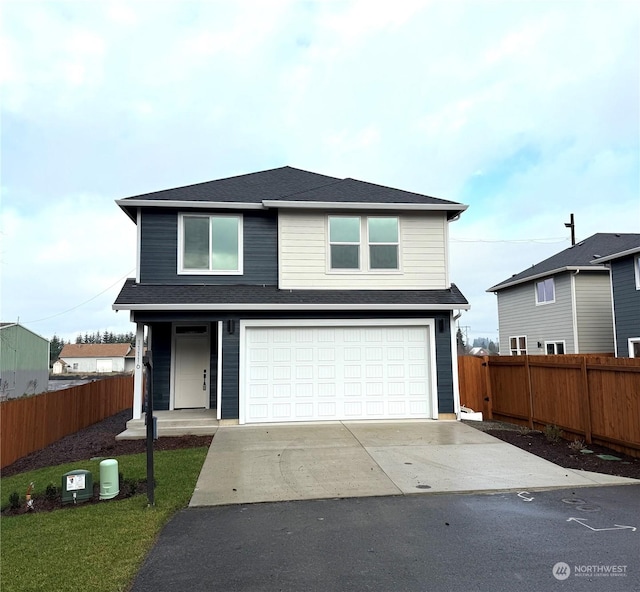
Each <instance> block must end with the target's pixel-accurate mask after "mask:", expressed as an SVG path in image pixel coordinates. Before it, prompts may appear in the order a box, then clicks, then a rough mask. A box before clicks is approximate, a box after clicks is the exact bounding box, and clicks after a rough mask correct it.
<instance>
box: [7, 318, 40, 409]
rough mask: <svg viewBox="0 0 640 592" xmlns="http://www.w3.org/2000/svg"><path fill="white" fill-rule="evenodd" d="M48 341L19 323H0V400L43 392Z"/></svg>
mask: <svg viewBox="0 0 640 592" xmlns="http://www.w3.org/2000/svg"><path fill="white" fill-rule="evenodd" d="M48 387H49V341H48V340H47V339H45V338H44V337H41V336H40V335H38V334H37V333H34V332H33V331H31V330H30V329H27V328H26V327H23V326H22V325H20V324H19V323H0V399H12V398H14V397H22V396H23V395H35V394H37V393H43V392H46V391H47V389H48Z"/></svg>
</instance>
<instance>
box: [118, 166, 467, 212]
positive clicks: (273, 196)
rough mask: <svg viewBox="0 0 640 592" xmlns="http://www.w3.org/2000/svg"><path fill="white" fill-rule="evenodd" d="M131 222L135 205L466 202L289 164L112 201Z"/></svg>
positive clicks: (442, 205) (437, 206) (456, 207)
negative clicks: (299, 167) (325, 173)
mask: <svg viewBox="0 0 640 592" xmlns="http://www.w3.org/2000/svg"><path fill="white" fill-rule="evenodd" d="M116 203H117V204H118V205H119V206H120V207H121V208H122V209H123V210H124V211H125V212H126V213H127V215H128V216H129V217H130V218H131V219H132V220H134V221H135V218H136V215H135V209H136V208H137V207H139V206H147V207H148V206H153V207H174V208H175V207H178V208H188V207H191V208H203V207H207V206H209V207H227V208H244V209H247V208H252V209H253V208H259V209H266V208H271V207H326V205H328V204H331V205H333V206H340V205H342V206H343V207H344V206H345V205H346V206H348V207H352V208H357V207H365V206H366V207H371V206H372V205H374V206H375V205H376V204H377V205H378V206H379V207H382V206H387V207H396V208H398V207H400V206H402V207H404V208H408V209H432V210H444V211H447V212H448V213H449V218H453V217H455V216H457V215H458V214H460V213H461V212H463V211H464V210H465V209H466V207H467V206H465V205H462V204H459V203H457V202H453V201H448V200H444V199H439V198H436V197H430V196H428V195H421V194H419V193H413V192H411V191H402V190H400V189H393V188H391V187H385V186H384V185H376V184H374V183H367V182H364V181H358V180H356V179H349V178H347V179H338V178H336V177H329V176H327V175H321V174H318V173H312V172H310V171H303V170H301V169H296V168H293V167H289V166H284V167H280V168H277V169H270V170H266V171H260V172H256V173H250V174H247V175H238V176H235V177H228V178H225V179H218V180H215V181H207V182H205V183H197V184H195V185H187V186H186V187H176V188H174V189H165V190H163V191H156V192H154V193H146V194H144V195H138V196H134V197H127V198H124V199H121V200H117V201H116Z"/></svg>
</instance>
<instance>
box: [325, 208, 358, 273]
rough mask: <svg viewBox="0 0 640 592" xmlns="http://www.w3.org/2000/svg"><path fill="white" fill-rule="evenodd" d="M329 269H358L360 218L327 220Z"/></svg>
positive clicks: (333, 218)
mask: <svg viewBox="0 0 640 592" xmlns="http://www.w3.org/2000/svg"><path fill="white" fill-rule="evenodd" d="M329 250H330V253H329V257H330V266H331V269H360V217H359V216H335V217H334V216H332V217H330V218H329Z"/></svg>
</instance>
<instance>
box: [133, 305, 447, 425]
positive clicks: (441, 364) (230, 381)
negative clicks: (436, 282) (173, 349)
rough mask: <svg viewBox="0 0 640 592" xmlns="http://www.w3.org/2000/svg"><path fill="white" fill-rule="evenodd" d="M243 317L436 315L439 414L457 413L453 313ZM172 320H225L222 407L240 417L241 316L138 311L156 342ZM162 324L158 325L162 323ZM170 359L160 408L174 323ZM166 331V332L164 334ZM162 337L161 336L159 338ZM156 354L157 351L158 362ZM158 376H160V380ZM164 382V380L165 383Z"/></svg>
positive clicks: (229, 414) (160, 389) (294, 316)
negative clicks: (230, 324)
mask: <svg viewBox="0 0 640 592" xmlns="http://www.w3.org/2000/svg"><path fill="white" fill-rule="evenodd" d="M242 318H243V319H277V318H281V319H284V318H286V319H322V318H332V319H371V320H375V319H376V318H397V319H398V320H399V321H400V320H401V319H403V318H433V319H435V335H436V371H437V385H438V411H439V413H453V412H454V401H453V373H452V367H451V363H452V360H451V331H450V328H449V327H450V325H449V323H450V313H449V312H448V311H446V312H436V313H429V312H426V311H423V312H420V311H416V312H414V313H410V312H406V311H405V312H398V313H394V312H392V311H387V310H385V311H370V312H367V313H360V314H353V313H347V312H343V313H339V312H336V311H329V312H328V314H324V315H322V314H315V315H314V314H310V313H308V312H307V313H305V312H300V313H288V314H282V313H277V312H260V313H258V312H256V313H253V314H252V313H245V314H243V316H242ZM168 319H170V320H171V321H187V322H212V323H213V322H214V321H219V320H223V321H225V323H224V325H223V333H222V352H223V359H222V410H221V415H222V418H223V419H236V418H238V417H239V406H240V403H239V376H240V370H239V366H240V335H239V334H240V330H239V328H240V317H237V316H233V317H231V316H228V315H227V316H222V315H221V314H218V315H216V314H215V313H209V314H208V313H196V312H194V313H190V312H183V313H164V312H136V314H135V320H136V321H137V322H143V323H146V324H150V325H151V326H152V327H153V333H152V334H153V341H154V344H155V343H156V332H157V330H156V327H157V326H160V327H164V326H166V325H167V324H166V323H162V321H164V320H168ZM229 319H233V320H234V322H235V329H234V332H233V333H231V334H230V333H229V332H228V330H227V325H226V321H227V320H229ZM440 320H442V331H440V323H439V321H440ZM159 321H160V323H159V324H158V322H159ZM215 326H216V325H214V326H213V327H212V331H211V334H212V339H213V338H214V337H213V336H215V328H214V327H215ZM168 327H169V330H168V349H169V355H168V358H164V357H163V358H162V360H165V362H164V363H166V368H167V369H166V375H165V374H162V375H160V372H159V370H157V371H156V372H154V380H158V381H159V384H158V385H155V388H154V391H156V396H155V397H154V401H155V400H158V401H159V403H160V402H161V403H162V404H165V403H164V401H165V395H164V393H165V392H166V407H158V408H159V409H168V408H169V367H170V363H171V355H170V345H171V325H170V324H168ZM162 334H163V335H164V334H165V333H164V332H163V333H162ZM158 339H160V338H158ZM213 350H214V345H213V344H212V348H211V351H212V358H211V372H212V385H213V384H214V381H213V373H214V372H215V369H216V361H215V359H214V357H213ZM155 358H156V353H155V352H154V364H155ZM156 376H157V377H158V378H157V379H156ZM163 381H164V382H163ZM211 397H212V398H211V407H212V408H213V407H215V403H216V401H215V387H214V388H212V394H211Z"/></svg>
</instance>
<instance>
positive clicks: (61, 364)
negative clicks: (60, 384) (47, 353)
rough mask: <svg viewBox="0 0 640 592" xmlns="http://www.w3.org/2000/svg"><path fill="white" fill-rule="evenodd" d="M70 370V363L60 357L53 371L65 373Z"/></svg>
mask: <svg viewBox="0 0 640 592" xmlns="http://www.w3.org/2000/svg"><path fill="white" fill-rule="evenodd" d="M68 371H69V365H68V364H67V363H66V362H65V361H64V360H61V359H59V358H58V359H57V360H56V361H55V362H54V363H53V367H52V372H53V374H54V375H58V374H65V373H66V372H68Z"/></svg>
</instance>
